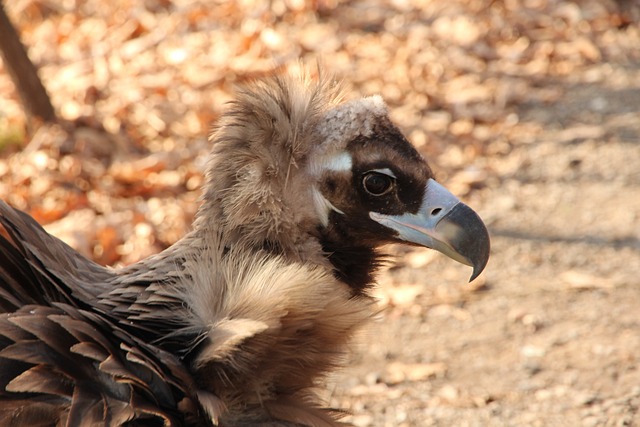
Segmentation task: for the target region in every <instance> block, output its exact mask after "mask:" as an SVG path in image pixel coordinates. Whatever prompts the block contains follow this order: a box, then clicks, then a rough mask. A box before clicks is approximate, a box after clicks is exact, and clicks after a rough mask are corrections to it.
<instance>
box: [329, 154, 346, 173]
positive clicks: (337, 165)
mask: <svg viewBox="0 0 640 427" xmlns="http://www.w3.org/2000/svg"><path fill="white" fill-rule="evenodd" d="M352 166H353V159H352V158H351V154H349V153H347V152H343V153H339V154H337V155H335V156H333V157H330V158H328V159H327V160H325V163H324V170H330V171H335V172H347V171H350V170H351V167H352Z"/></svg>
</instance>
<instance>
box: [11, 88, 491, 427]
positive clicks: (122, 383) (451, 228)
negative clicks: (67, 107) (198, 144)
mask: <svg viewBox="0 0 640 427" xmlns="http://www.w3.org/2000/svg"><path fill="white" fill-rule="evenodd" d="M211 141H212V146H213V148H212V154H211V156H210V160H209V164H208V171H207V178H206V184H205V187H204V191H203V196H202V204H201V206H200V208H199V210H198V213H197V215H196V219H195V221H194V226H193V229H192V231H191V232H190V233H189V234H187V235H186V236H185V237H184V238H182V239H181V240H180V241H178V242H177V243H175V244H174V245H173V246H171V247H169V248H168V249H166V250H165V251H163V252H161V253H159V254H157V255H154V256H152V257H150V258H147V259H144V260H142V261H140V262H138V263H136V264H133V265H130V266H127V267H124V268H121V269H107V268H104V267H101V266H99V265H97V264H95V263H93V262H92V261H90V260H88V259H86V258H84V257H82V256H81V255H79V254H78V253H77V252H75V251H74V250H73V249H71V248H70V247H68V246H67V245H65V244H64V243H62V242H61V241H59V240H58V239H56V238H55V237H53V236H51V235H49V234H47V233H46V232H45V231H44V230H43V229H42V228H41V227H40V226H39V225H38V224H37V223H36V222H35V221H34V220H33V219H32V218H30V217H29V216H28V215H26V214H24V213H22V212H20V211H17V210H15V209H13V208H11V207H9V206H8V205H6V204H4V203H0V222H1V223H2V225H3V226H4V227H5V229H6V231H7V232H8V235H9V238H4V237H0V424H2V425H15V426H28V425H29V426H31V425H37V426H49V425H51V426H59V425H60V426H61V425H73V426H75V425H78V426H85V425H86V426H97V425H108V426H125V425H126V426H147V425H148V426H152V425H153V426H155V425H164V426H258V425H259V426H267V425H269V426H300V425H306V426H332V425H342V424H341V423H339V422H338V421H336V419H338V418H339V415H340V412H339V411H335V410H330V409H326V408H323V405H322V402H321V400H320V399H319V398H318V397H317V396H316V394H315V390H317V388H318V387H319V386H321V384H322V380H323V378H324V377H325V376H326V374H327V373H329V372H331V370H332V369H333V368H334V367H336V365H339V364H340V363H341V359H342V356H343V354H344V352H345V348H346V347H347V344H348V342H349V339H350V338H351V337H352V335H353V333H354V331H356V330H357V329H358V328H359V327H360V326H361V325H362V324H363V323H364V322H365V321H366V320H367V319H368V318H369V317H370V316H371V312H372V299H371V298H370V297H369V296H368V294H367V290H368V288H369V287H370V286H371V285H372V282H373V275H374V272H375V270H376V268H377V267H378V266H379V264H380V255H379V253H378V251H377V248H378V247H379V246H381V245H383V244H386V243H394V242H395V243H406V244H411V245H418V246H425V247H428V248H432V249H434V250H437V251H440V252H442V253H444V254H445V255H447V256H449V257H451V258H453V259H454V260H456V261H459V262H461V263H464V264H467V265H469V266H471V267H473V273H472V279H473V278H475V277H477V276H478V275H479V274H480V273H481V272H482V270H483V269H484V267H485V265H486V263H487V259H488V256H489V237H488V233H487V230H486V228H485V226H484V225H483V223H482V221H481V220H480V218H479V217H478V215H477V214H476V213H475V212H474V211H473V210H471V209H470V208H469V207H468V206H466V205H465V204H463V203H462V202H460V201H459V200H458V199H457V198H456V197H455V196H453V195H452V194H451V193H450V192H448V191H447V190H446V189H445V188H444V187H443V186H442V185H440V184H439V183H437V182H436V181H435V179H434V176H433V173H432V171H431V169H430V168H429V166H428V165H427V163H426V161H425V160H424V159H423V158H422V156H421V155H420V154H419V153H418V152H417V151H416V150H415V148H414V147H413V146H412V145H411V144H410V143H409V142H408V141H407V139H406V138H405V137H404V136H403V135H402V133H401V132H400V131H399V130H398V128H397V127H396V126H395V125H394V124H393V123H392V122H391V120H390V119H389V115H388V111H387V107H386V106H385V104H384V102H383V100H382V99H381V98H380V97H378V96H372V97H367V98H363V99H359V100H355V101H350V102H342V95H341V89H340V85H339V84H336V82H334V81H332V80H330V79H325V78H320V79H318V80H313V79H311V78H309V77H307V76H302V77H283V76H273V77H269V78H266V79H264V80H261V81H256V82H254V83H251V84H249V85H246V86H244V87H243V88H241V89H240V90H239V91H238V94H237V97H236V99H235V100H234V101H233V102H231V104H230V105H229V107H228V109H227V111H226V113H224V114H223V116H222V118H221V120H220V122H219V123H218V126H217V128H216V129H215V131H214V132H213V135H212V137H211Z"/></svg>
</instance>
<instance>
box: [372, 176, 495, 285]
mask: <svg viewBox="0 0 640 427" xmlns="http://www.w3.org/2000/svg"><path fill="white" fill-rule="evenodd" d="M369 216H370V217H371V219H373V220H374V221H376V222H378V223H380V224H382V225H384V226H385V227H388V228H390V229H392V230H394V231H396V232H397V237H398V239H399V240H402V241H405V242H407V243H413V244H416V245H420V246H426V247H428V248H431V249H435V250H437V251H439V252H442V253H443V254H445V255H447V256H448V257H450V258H452V259H454V260H456V261H458V262H461V263H463V264H466V265H469V266H472V267H473V273H472V275H471V279H469V281H472V280H473V279H475V278H476V277H478V276H479V275H480V273H482V270H484V267H485V266H486V265H487V261H488V260H489V250H490V243H489V233H488V231H487V228H486V227H485V225H484V223H483V222H482V220H481V219H480V217H479V216H478V214H477V213H475V211H474V210H473V209H471V208H470V207H469V206H467V205H465V204H464V203H462V202H460V200H458V198H457V197H455V196H454V195H453V194H451V193H450V192H449V191H448V190H447V189H446V188H444V187H443V186H442V185H440V184H438V183H437V182H436V181H434V180H433V179H430V180H429V181H428V182H427V188H426V189H425V195H424V198H423V201H422V205H421V206H420V209H419V211H418V212H417V213H415V214H403V215H384V214H380V213H377V212H370V213H369Z"/></svg>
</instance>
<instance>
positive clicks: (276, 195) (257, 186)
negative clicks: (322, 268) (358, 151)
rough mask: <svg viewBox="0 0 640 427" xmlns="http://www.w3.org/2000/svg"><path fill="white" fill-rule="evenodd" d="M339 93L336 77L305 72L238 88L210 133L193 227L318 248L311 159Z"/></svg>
mask: <svg viewBox="0 0 640 427" xmlns="http://www.w3.org/2000/svg"><path fill="white" fill-rule="evenodd" d="M341 98H342V94H341V86H340V85H339V84H336V82H335V81H333V80H331V79H328V78H325V77H320V78H319V79H317V80H314V79H312V78H311V77H309V76H307V75H301V76H295V77H291V76H273V77H271V78H268V79H266V80H261V81H259V82H255V83H253V84H251V85H249V86H248V87H245V88H243V89H240V90H239V92H238V95H237V97H236V100H235V101H233V102H232V103H231V104H230V106H229V110H228V111H227V113H226V114H225V115H224V116H223V118H222V119H221V121H220V123H219V124H218V127H217V129H216V130H215V131H214V133H213V135H212V137H211V140H212V142H213V144H214V147H213V153H212V156H211V160H210V164H209V169H208V176H207V185H206V192H205V194H204V195H203V205H202V207H201V209H200V212H199V214H198V217H197V220H196V223H195V228H196V229H202V228H205V229H211V228H212V227H213V228H218V229H222V230H224V234H225V236H224V238H225V239H226V240H227V242H228V243H229V244H241V245H243V246H249V247H256V246H261V245H262V246H267V247H268V246H269V245H271V244H277V245H278V246H279V247H277V248H275V249H276V250H277V251H278V252H283V253H286V254H289V255H294V256H295V255H297V254H299V253H300V252H301V251H306V252H308V253H313V252H315V253H319V252H320V251H319V250H318V248H316V247H315V246H314V247H313V248H309V247H308V245H309V244H311V243H310V242H309V241H308V229H305V225H306V226H307V228H308V227H312V226H313V220H312V219H313V218H314V217H316V212H315V210H314V204H313V200H312V197H313V196H312V194H311V193H310V191H309V179H308V177H306V176H305V175H307V174H309V170H308V169H307V168H306V167H305V165H306V163H307V162H308V159H309V156H310V155H311V154H312V151H313V150H314V149H316V148H317V147H318V146H319V145H321V138H322V135H320V133H318V132H315V130H316V128H317V126H318V123H319V122H320V121H321V120H322V119H323V118H324V117H325V114H326V113H327V111H329V110H330V109H332V108H334V107H335V106H336V105H337V104H338V103H339V101H340V100H341ZM211 221H214V222H215V224H211ZM276 242H277V243H276Z"/></svg>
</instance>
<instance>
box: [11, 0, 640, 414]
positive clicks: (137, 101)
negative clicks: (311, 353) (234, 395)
mask: <svg viewBox="0 0 640 427" xmlns="http://www.w3.org/2000/svg"><path fill="white" fill-rule="evenodd" d="M139 3H140V4H141V3H142V2H139ZM263 3H264V2H258V1H256V2H253V1H246V2H239V3H232V2H229V3H227V4H226V6H225V3H224V2H222V3H215V2H214V3H212V4H213V6H211V5H209V4H208V3H207V2H197V1H186V0H182V1H177V0H176V1H174V2H170V1H157V2H154V1H147V2H144V4H145V6H139V4H138V3H136V2H131V1H126V0H120V1H118V2H114V5H113V6H107V5H106V2H105V4H103V3H100V2H97V1H90V0H87V1H84V2H73V1H69V2H61V4H62V6H60V5H55V4H54V3H49V2H29V1H23V2H17V3H16V4H15V5H14V8H13V9H10V10H9V12H10V15H11V16H12V17H13V19H14V20H15V22H17V24H18V26H19V28H21V31H22V32H23V38H24V40H25V42H26V43H27V44H28V45H30V46H31V52H30V53H31V55H32V58H34V59H35V61H36V62H37V63H38V64H39V65H40V66H41V75H43V80H44V82H45V84H46V85H47V87H48V88H49V91H50V93H51V95H52V98H53V100H54V104H55V106H56V108H57V111H58V112H59V114H60V116H61V117H62V118H63V119H65V120H68V121H69V123H71V125H66V126H63V127H53V128H47V130H46V131H45V132H43V131H40V132H37V133H36V134H35V135H33V134H29V132H26V131H24V130H23V129H24V127H25V118H24V115H21V114H22V113H21V112H20V111H21V107H20V104H19V101H18V99H17V96H16V94H15V90H14V89H13V87H12V85H11V83H10V81H9V80H8V77H7V75H6V73H4V71H0V136H1V137H2V138H0V139H1V140H2V143H3V145H5V147H4V148H3V152H2V153H3V155H2V159H1V161H0V196H1V197H2V198H3V199H7V200H9V201H10V203H12V204H13V205H15V206H17V207H20V208H22V209H26V210H28V211H29V212H30V213H32V214H33V215H34V216H36V218H38V220H39V221H41V222H43V223H44V224H46V226H47V228H48V229H49V230H50V231H51V232H52V233H54V234H57V235H59V236H61V237H63V238H64V239H65V240H67V241H69V242H70V243H71V244H72V245H73V246H75V247H76V248H78V249H79V250H80V251H82V252H84V253H86V254H87V255H89V256H92V257H93V258H94V259H96V260H98V261H99V262H102V263H105V264H117V263H129V262H133V261H135V260H136V259H139V258H141V257H143V256H145V255H148V254H149V253H152V252H157V251H159V250H161V249H162V248H164V247H166V246H167V245H168V244H170V243H171V242H172V241H175V240H176V239H177V238H179V237H180V235H181V234H183V233H184V231H185V230H187V229H188V227H189V221H190V218H191V217H192V215H193V212H194V209H195V206H196V204H197V195H198V188H199V184H200V183H201V181H202V170H203V162H202V159H204V157H205V155H206V152H207V151H208V145H207V142H206V133H207V129H208V127H209V126H210V125H211V123H212V122H214V121H215V118H216V117H217V114H218V113H219V111H220V110H221V109H222V108H224V105H223V104H224V101H225V100H227V99H228V97H229V96H230V95H229V93H230V88H231V86H232V85H233V83H235V82H236V81H238V80H242V79H243V78H245V77H250V76H256V75H258V76H259V75H260V74H261V73H263V72H266V71H268V70H269V69H272V68H274V65H287V64H290V63H291V62H295V61H296V60H297V58H302V59H303V61H309V62H312V63H313V61H316V60H322V62H323V63H324V64H325V67H326V68H327V69H328V70H329V71H330V72H333V73H336V74H337V75H339V76H342V77H343V78H345V79H346V80H347V82H348V84H349V85H350V87H351V89H352V92H353V96H356V95H358V94H370V93H376V92H380V93H382V95H383V96H384V97H385V98H386V99H387V102H388V103H389V105H390V107H391V109H392V111H393V116H394V118H395V119H396V120H397V121H398V123H399V124H400V126H401V127H402V129H403V130H405V132H406V133H407V135H408V136H409V138H410V139H411V140H413V141H414V143H415V144H416V145H417V146H418V147H419V148H420V150H421V151H422V152H423V153H424V155H425V156H426V157H427V158H428V159H429V161H430V162H431V164H432V165H433V168H434V169H435V170H436V172H437V173H438V175H439V176H440V178H441V181H443V183H444V184H445V185H447V186H448V187H449V188H450V189H452V191H453V192H454V193H456V194H459V195H460V196H461V197H462V198H463V199H464V200H465V202H467V203H468V204H469V205H470V206H472V207H473V208H474V209H476V210H477V211H478V212H479V214H480V216H481V217H482V218H483V219H484V220H485V222H486V224H487V225H488V228H489V230H490V234H491V238H492V255H491V259H490V261H489V264H488V267H487V269H486V271H485V273H483V275H482V276H481V277H480V278H479V279H477V280H476V281H474V282H473V283H471V284H467V283H466V281H467V278H468V277H469V275H470V269H468V268H467V267H465V266H461V265H457V264H456V263H454V262H453V261H451V260H448V259H446V258H445V257H444V256H441V255H438V254H435V253H433V252H430V251H428V250H414V249H411V250H410V249H407V248H401V247H392V248H389V250H390V252H392V253H393V254H394V255H395V261H394V263H392V265H391V267H389V269H388V270H385V272H383V273H382V274H381V275H380V280H379V282H380V286H379V288H378V289H377V290H376V291H375V294H376V296H377V297H378V298H379V301H380V313H379V316H378V318H377V320H376V322H375V323H374V324H373V325H371V328H369V329H367V330H366V331H365V332H364V333H363V334H362V336H361V337H360V338H359V340H358V341H357V342H356V343H354V345H353V350H354V354H353V356H352V358H351V360H350V361H349V364H348V365H347V367H345V368H344V369H343V370H342V371H341V372H340V373H338V374H336V376H335V378H334V379H333V381H332V386H331V388H330V390H329V391H328V392H327V399H328V400H329V401H330V403H331V404H332V405H334V406H337V407H342V408H347V409H348V411H349V412H350V413H351V414H350V415H348V416H347V418H346V420H347V421H349V422H352V423H353V424H354V425H356V426H359V427H364V426H398V427H401V426H402V427H409V426H412V427H413V426H415V427H420V426H632V425H639V426H640V363H639V362H640V281H639V279H638V273H639V272H640V29H639V28H638V24H637V21H633V19H635V18H637V15H638V7H637V6H634V3H633V1H630V2H619V3H614V2H611V3H605V2H597V1H582V2H578V3H575V2H569V1H560V0H558V1H551V0H548V1H546V0H540V1H531V0H527V1H524V0H523V1H519V0H512V1H504V2H495V1H479V0H468V1H466V0H452V1H449V2H436V1H434V2H421V1H418V0H416V1H409V0H406V1H393V2H377V1H369V2H367V1H345V2H339V1H321V2H313V4H314V6H308V5H307V6H305V3H304V2H296V1H283V2H280V1H275V2H267V3H268V5H267V6H265V4H263ZM231 4H236V6H231ZM237 4H242V5H243V6H237ZM172 7H173V9H172ZM243 7H244V9H243ZM109 8H114V9H109ZM235 8H238V9H235ZM278 8H279V9H278ZM116 12H117V13H116ZM160 30H162V31H160ZM81 117H84V118H85V119H83V120H80V121H78V119H79V118H81ZM87 117H89V118H90V120H87V119H86V118H87ZM87 123H88V125H87ZM15 140H17V141H15ZM28 141H30V142H28ZM15 142H17V146H18V147H19V148H15V147H14V143H15ZM27 143H28V145H27V146H26V148H22V147H23V145H26V144H27ZM12 147H14V148H12ZM87 150H88V151H87ZM87 152H88V153H90V154H87ZM78 224H83V226H82V227H81V231H79V230H78Z"/></svg>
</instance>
